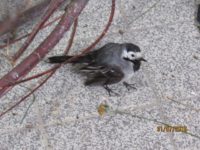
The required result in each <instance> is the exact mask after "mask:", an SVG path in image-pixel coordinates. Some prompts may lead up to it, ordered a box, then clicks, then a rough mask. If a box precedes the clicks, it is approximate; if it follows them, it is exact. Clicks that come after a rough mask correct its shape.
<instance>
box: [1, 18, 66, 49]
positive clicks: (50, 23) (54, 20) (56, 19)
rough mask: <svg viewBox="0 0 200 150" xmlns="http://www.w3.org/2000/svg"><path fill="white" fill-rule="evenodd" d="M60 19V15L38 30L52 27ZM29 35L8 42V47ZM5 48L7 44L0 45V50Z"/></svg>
mask: <svg viewBox="0 0 200 150" xmlns="http://www.w3.org/2000/svg"><path fill="white" fill-rule="evenodd" d="M61 18H62V15H60V16H59V17H56V18H54V19H53V20H52V21H50V22H48V23H47V24H45V25H44V26H42V28H40V30H41V29H44V28H46V27H47V26H50V25H52V24H53V23H54V22H56V21H58V20H60V19H61ZM29 35H31V33H28V34H26V35H23V36H21V37H19V38H16V39H14V40H12V41H10V42H9V44H10V45H11V44H14V43H16V42H18V41H20V40H22V39H24V38H26V37H28V36H29ZM7 46H8V44H4V45H0V49H3V48H5V47H7Z"/></svg>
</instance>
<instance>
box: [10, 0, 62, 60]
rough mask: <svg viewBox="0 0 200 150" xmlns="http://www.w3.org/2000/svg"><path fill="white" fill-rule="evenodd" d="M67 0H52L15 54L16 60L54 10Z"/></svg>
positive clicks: (14, 58)
mask: <svg viewBox="0 0 200 150" xmlns="http://www.w3.org/2000/svg"><path fill="white" fill-rule="evenodd" d="M64 1H65V0H52V1H51V3H50V4H49V7H48V10H47V11H46V12H45V14H44V16H43V17H42V19H41V21H40V22H39V23H38V24H37V25H36V26H35V28H34V29H33V31H32V32H31V34H30V36H29V37H28V38H27V39H26V41H25V42H24V44H23V45H22V47H21V48H20V49H19V51H18V52H17V53H16V54H15V55H14V56H13V60H14V62H15V61H16V60H17V59H18V58H19V57H20V56H21V55H22V54H23V52H24V51H25V50H26V48H27V47H28V46H29V45H30V43H31V42H32V40H33V39H34V38H35V36H36V34H37V33H38V32H39V30H40V28H41V27H42V26H43V25H44V24H45V22H46V21H47V20H48V19H49V17H50V16H51V15H52V14H53V12H54V11H55V10H56V9H57V8H58V7H59V6H60V5H61V4H62V3H63V2H64Z"/></svg>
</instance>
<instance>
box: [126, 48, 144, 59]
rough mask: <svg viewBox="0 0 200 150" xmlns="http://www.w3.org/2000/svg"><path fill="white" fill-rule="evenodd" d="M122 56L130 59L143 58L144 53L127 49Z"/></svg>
mask: <svg viewBox="0 0 200 150" xmlns="http://www.w3.org/2000/svg"><path fill="white" fill-rule="evenodd" d="M122 57H123V58H128V59H130V60H136V59H139V58H142V54H141V52H133V51H129V52H127V50H124V51H123V54H122Z"/></svg>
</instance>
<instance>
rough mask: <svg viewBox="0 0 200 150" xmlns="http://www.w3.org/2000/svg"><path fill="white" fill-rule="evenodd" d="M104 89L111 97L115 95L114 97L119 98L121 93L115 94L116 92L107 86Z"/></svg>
mask: <svg viewBox="0 0 200 150" xmlns="http://www.w3.org/2000/svg"><path fill="white" fill-rule="evenodd" d="M103 87H104V89H105V90H106V91H107V92H108V94H109V96H112V95H111V93H112V94H114V96H119V93H117V92H114V91H113V90H112V89H111V88H109V87H108V86H107V85H104V86H103Z"/></svg>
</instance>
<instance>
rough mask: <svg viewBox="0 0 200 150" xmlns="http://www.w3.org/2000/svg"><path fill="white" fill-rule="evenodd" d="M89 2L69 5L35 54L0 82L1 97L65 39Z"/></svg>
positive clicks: (77, 0)
mask: <svg viewBox="0 0 200 150" xmlns="http://www.w3.org/2000/svg"><path fill="white" fill-rule="evenodd" d="M87 2H88V0H74V1H72V2H71V3H70V4H69V6H68V7H67V10H66V12H65V14H64V15H63V17H62V19H61V20H60V22H59V23H58V25H57V26H56V27H55V29H54V30H53V31H52V33H51V34H50V35H49V36H48V37H47V38H46V39H45V40H44V41H43V42H42V43H41V44H40V45H39V46H38V47H37V48H36V50H35V51H34V52H33V53H31V54H30V55H29V56H28V57H27V58H26V59H25V60H23V61H22V62H21V63H20V64H19V65H17V66H16V67H15V68H14V69H12V70H11V71H10V72H9V73H8V74H7V75H5V76H4V77H3V78H2V79H1V80H0V87H1V89H0V97H2V96H3V95H4V94H5V93H7V92H8V91H9V90H10V89H11V88H12V86H8V85H9V84H10V83H13V82H16V81H18V80H20V79H22V78H23V77H24V76H25V75H26V74H27V73H29V72H30V71H31V70H32V69H33V68H34V67H35V66H36V65H37V64H38V63H39V61H40V60H41V59H42V58H44V56H45V55H46V54H47V53H48V52H49V51H50V50H51V49H53V47H54V46H55V45H56V44H57V43H58V42H59V40H60V39H61V38H62V37H63V35H64V33H65V32H66V31H67V30H69V28H70V26H71V24H72V23H73V21H74V20H75V19H76V18H77V17H78V15H79V14H80V13H81V11H82V10H83V8H84V7H85V5H86V4H87ZM8 81H9V82H8ZM6 86H7V87H6Z"/></svg>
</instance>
